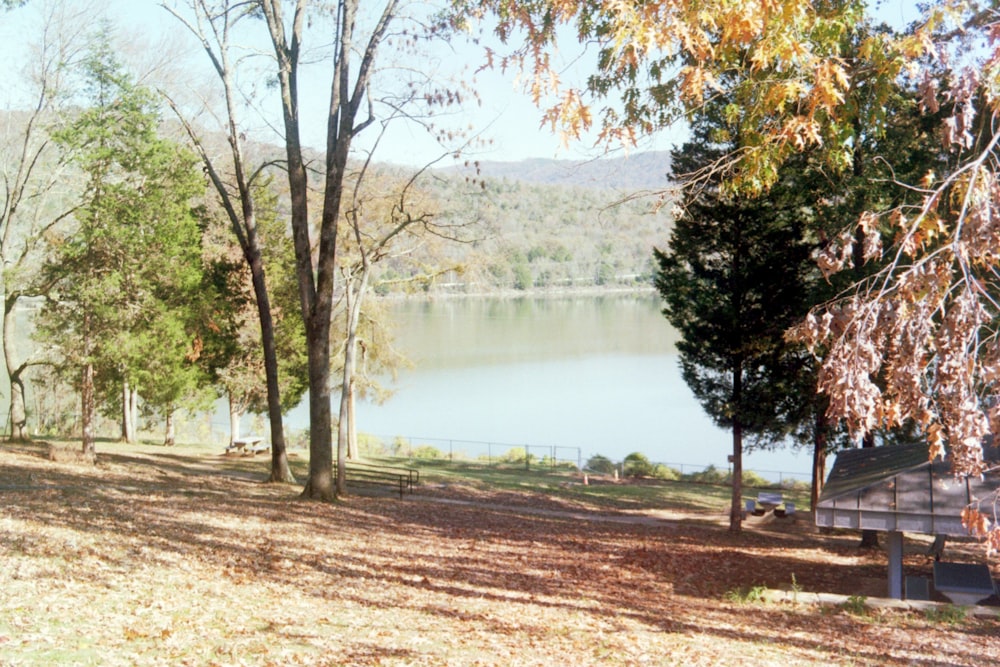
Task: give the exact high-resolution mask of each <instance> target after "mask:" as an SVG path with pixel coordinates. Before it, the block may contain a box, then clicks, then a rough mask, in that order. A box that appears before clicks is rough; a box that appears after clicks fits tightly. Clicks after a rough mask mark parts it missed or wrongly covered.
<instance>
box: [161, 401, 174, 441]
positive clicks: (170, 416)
mask: <svg viewBox="0 0 1000 667" xmlns="http://www.w3.org/2000/svg"><path fill="white" fill-rule="evenodd" d="M166 422H167V426H166V432H165V433H164V436H163V445H164V446H165V447H173V446H174V444H176V433H175V428H174V410H173V408H171V409H169V410H167V416H166Z"/></svg>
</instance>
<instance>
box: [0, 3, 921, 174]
mask: <svg viewBox="0 0 1000 667" xmlns="http://www.w3.org/2000/svg"><path fill="white" fill-rule="evenodd" d="M50 1H51V0H31V2H30V3H29V6H28V7H26V8H22V9H19V10H15V11H13V12H9V13H7V14H5V15H0V74H2V76H3V80H4V81H6V82H8V84H7V85H5V86H3V87H0V107H3V106H7V105H9V104H11V97H12V96H13V95H14V94H15V93H14V92H13V90H12V87H11V86H10V83H9V82H11V81H15V80H16V79H17V77H18V76H19V74H18V73H17V69H16V68H17V66H18V65H17V64H18V63H22V62H23V58H24V57H25V55H26V54H27V53H28V49H27V45H28V43H29V42H30V41H31V40H32V39H33V38H34V37H35V36H36V35H37V34H38V29H37V26H38V25H39V23H38V20H37V18H36V17H37V12H38V10H39V9H41V8H43V7H44V6H45V5H46V4H47V3H48V2H50ZM90 1H91V0H67V2H68V3H69V4H71V5H75V6H81V7H82V6H84V5H86V4H87V3H88V2H90ZM95 4H96V5H97V6H99V7H100V8H101V9H102V10H103V11H104V12H105V14H106V15H107V16H108V17H109V18H110V19H111V20H112V21H113V22H114V23H115V24H116V25H118V26H120V27H121V28H122V35H123V39H124V41H126V42H128V43H131V45H132V49H133V56H132V57H133V58H134V59H135V60H136V61H138V62H139V63H140V65H139V67H140V68H141V67H147V68H148V67H151V66H152V65H153V64H156V65H157V66H162V64H163V63H162V62H158V59H161V60H162V57H163V54H165V53H171V54H180V55H178V56H172V57H171V58H170V62H169V65H170V66H173V67H174V68H175V72H174V74H173V75H172V76H173V77H174V79H175V80H179V79H183V78H184V77H187V78H188V79H190V81H189V82H187V83H190V82H197V81H198V80H199V77H201V78H200V81H206V80H210V77H211V75H210V73H208V72H207V59H206V58H205V56H204V53H203V52H202V51H201V50H200V49H199V47H198V45H197V43H196V42H194V41H192V40H190V39H189V38H188V36H187V35H186V33H185V32H184V31H183V29H182V28H181V27H180V24H179V23H178V22H177V20H176V19H175V18H174V17H172V16H170V15H169V14H168V13H167V12H166V11H165V10H164V9H163V8H162V7H160V6H159V5H160V3H159V1H158V0H104V1H103V2H97V3H95ZM915 11H916V10H915V3H914V2H913V0H883V1H882V2H879V3H878V13H879V16H881V17H882V18H884V19H885V20H887V21H888V22H890V23H892V24H895V25H902V24H903V23H904V22H905V21H907V20H909V19H912V18H913V16H914V14H915ZM93 25H96V22H93ZM574 46H575V45H573V44H572V40H567V43H566V44H565V45H564V48H565V49H566V53H565V54H557V58H559V57H563V58H564V59H566V60H565V61H564V63H563V66H564V68H565V69H564V71H563V74H562V76H563V80H564V81H565V82H573V81H582V80H583V77H585V76H586V75H587V69H588V66H592V63H593V58H592V54H591V55H590V56H584V57H583V58H580V59H578V60H569V59H571V58H575V57H576V53H575V52H574ZM452 48H453V49H454V50H453V51H450V52H447V51H442V52H441V53H440V54H439V58H438V61H437V62H436V63H435V66H437V67H440V68H441V69H442V70H443V71H449V70H453V71H454V72H455V73H456V74H457V75H459V76H462V77H464V78H465V79H466V80H468V79H469V78H470V77H471V76H472V74H471V73H472V72H473V71H474V70H475V69H476V68H477V67H478V65H479V64H480V63H482V62H483V61H484V60H483V53H482V49H481V47H476V46H471V45H466V44H459V43H457V42H454V43H453V44H452ZM318 69H319V70H321V74H320V75H319V76H317V77H315V78H312V79H307V82H306V83H305V84H304V85H303V86H302V88H303V120H304V122H303V139H304V142H305V143H306V144H307V145H309V146H312V147H314V148H321V147H322V146H323V145H324V142H325V138H324V136H325V135H324V128H325V111H326V106H327V104H328V102H329V94H328V90H329V88H328V86H329V80H328V78H323V76H322V75H327V76H328V72H329V70H328V69H327V68H318ZM178 70H179V71H180V72H181V73H180V74H178V73H177V71H178ZM475 81H476V90H477V91H478V93H479V95H480V96H481V98H482V106H480V107H471V108H469V109H467V110H466V111H465V112H463V114H462V115H461V116H460V117H459V116H457V115H456V116H454V117H452V118H450V119H444V122H445V123H453V124H454V126H455V127H460V128H463V129H464V128H467V127H469V126H470V125H471V126H472V127H473V128H475V130H474V131H475V132H478V133H481V136H482V138H483V139H484V140H485V141H488V142H489V143H488V145H486V146H477V147H476V148H474V149H471V150H470V151H469V153H468V157H470V158H472V159H479V160H504V161H513V160H522V159H527V158H556V159H589V158H593V157H596V156H599V155H600V154H601V153H602V152H603V147H601V146H595V143H596V137H595V136H593V135H590V136H588V137H585V138H583V139H582V140H580V141H574V142H571V143H570V145H568V146H567V145H563V142H562V140H561V139H560V137H558V136H557V135H555V134H554V133H553V132H552V131H551V130H549V129H548V128H540V127H539V125H540V121H541V115H542V112H541V111H540V110H539V109H538V108H537V107H536V106H535V105H534V104H533V103H532V102H531V100H530V99H529V98H528V97H527V96H526V95H525V94H523V93H522V92H519V91H518V90H517V89H516V86H515V78H514V76H513V75H512V74H510V73H507V74H501V73H499V72H479V73H478V74H475ZM175 85H176V84H175ZM190 87H192V88H193V87H194V86H193V85H191V86H190ZM259 89H261V90H263V87H260V88H259ZM15 90H16V88H15ZM261 108H262V109H265V110H266V111H267V113H268V114H270V116H269V117H268V118H266V119H256V120H255V121H254V122H250V123H248V127H250V128H256V131H257V132H259V133H260V136H261V137H262V138H269V140H270V141H277V140H278V137H277V136H276V135H275V134H274V133H273V132H269V131H266V124H267V123H271V124H273V125H275V126H278V125H280V122H279V119H280V115H279V114H280V109H279V107H278V105H277V102H276V100H275V99H271V100H268V101H267V102H265V103H263V104H262V105H261ZM251 120H253V119H251ZM393 128H394V129H393V133H392V134H390V135H388V138H387V139H386V140H383V141H382V142H381V143H380V145H379V148H378V152H377V157H378V159H379V160H380V161H385V162H392V163H397V164H406V165H417V166H420V165H424V164H427V163H428V162H429V161H431V160H433V159H436V158H438V157H439V156H441V155H442V154H443V153H444V151H443V150H442V149H441V148H440V147H439V146H437V145H435V144H434V143H433V142H431V141H429V140H428V139H427V137H426V134H425V133H424V132H423V131H422V130H417V129H415V128H413V127H412V126H410V127H403V126H402V125H400V124H395V125H394V126H393ZM373 134H374V133H373V132H370V131H366V133H365V135H363V136H362V139H361V140H360V141H359V143H358V146H361V147H367V146H370V145H371V142H370V139H371V137H372V136H373ZM685 136H686V131H685V129H684V128H683V127H677V128H673V129H671V130H667V131H664V132H661V133H660V134H658V135H657V136H655V137H652V138H650V139H648V140H646V141H644V142H643V144H642V145H640V146H639V147H637V148H636V149H633V150H669V149H670V148H671V147H672V146H673V145H674V144H675V143H677V142H679V141H683V139H684V137H685ZM366 142H367V143H366ZM463 159H464V158H463Z"/></svg>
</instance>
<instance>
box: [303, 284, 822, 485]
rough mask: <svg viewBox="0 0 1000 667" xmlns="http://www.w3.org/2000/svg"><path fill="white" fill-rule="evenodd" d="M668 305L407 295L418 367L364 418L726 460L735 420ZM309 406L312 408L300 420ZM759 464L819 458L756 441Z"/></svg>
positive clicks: (613, 450)
mask: <svg viewBox="0 0 1000 667" xmlns="http://www.w3.org/2000/svg"><path fill="white" fill-rule="evenodd" d="M659 311H660V302H659V299H658V298H657V297H655V296H654V295H639V296H637V295H628V296H603V297H595V296H587V297H560V298H519V299H499V298H498V299H442V300H433V301H400V302H399V303H397V304H394V305H393V306H392V315H393V318H394V321H396V322H397V323H398V328H397V345H398V346H399V347H400V348H401V349H402V350H403V351H404V353H405V354H407V355H408V356H409V357H410V359H411V360H412V361H413V362H414V363H415V366H414V368H412V369H408V370H404V371H402V372H401V373H400V376H399V379H398V382H397V383H396V384H395V390H396V393H395V395H394V396H393V397H392V398H391V399H389V400H388V401H387V402H386V403H385V404H384V405H381V406H377V405H371V404H368V403H360V404H359V405H358V406H357V411H358V428H359V430H360V431H363V432H366V433H371V434H374V435H378V436H380V437H382V438H383V439H386V440H390V439H392V438H394V437H396V436H402V437H404V438H407V439H410V440H411V441H413V442H414V443H415V444H417V443H429V444H433V445H434V446H437V447H439V448H443V449H445V451H447V449H448V447H449V446H452V447H454V448H455V450H456V451H459V450H462V449H477V450H478V449H479V448H480V447H481V445H478V444H477V445H473V444H467V445H463V444H462V441H469V442H475V443H496V444H498V445H499V444H509V445H525V444H526V445H529V446H532V447H535V446H537V447H552V446H555V447H560V448H562V447H566V448H579V449H580V450H581V457H582V459H583V460H584V461H586V459H587V458H588V457H589V456H591V455H592V454H603V455H605V456H608V457H610V458H612V459H615V460H621V459H622V458H623V457H624V456H625V455H626V454H628V453H630V452H634V451H641V452H644V453H645V454H646V455H647V456H649V457H650V459H652V460H654V461H660V462H667V463H672V464H682V463H683V464H686V465H691V466H692V468H691V469H692V470H693V469H701V468H703V467H705V466H706V465H708V464H714V465H716V466H717V467H720V468H723V469H725V468H726V466H727V463H726V457H727V455H728V454H729V452H730V451H731V447H732V444H731V439H730V435H729V432H727V431H724V430H722V429H720V428H718V427H716V426H715V425H713V424H712V422H711V420H709V419H708V417H707V416H705V414H704V413H703V412H702V410H701V408H700V407H699V405H698V404H697V402H695V400H694V398H693V396H692V395H691V393H690V391H689V390H688V388H687V385H685V384H684V382H683V381H682V380H681V378H680V370H679V367H678V361H677V355H676V350H675V348H674V341H675V340H676V333H675V332H674V331H673V329H672V328H671V327H670V326H669V324H668V323H667V321H666V320H665V319H664V318H663V316H662V315H661V314H660V312H659ZM305 417H306V412H305V411H304V410H303V409H302V408H299V409H297V410H295V411H293V413H292V414H291V415H289V418H290V420H289V425H290V426H293V427H298V426H301V425H302V424H299V423H297V422H301V421H304V419H305ZM558 453H559V456H560V458H562V457H567V458H575V453H573V454H572V456H570V452H567V451H565V450H559V451H558ZM745 465H746V466H747V467H749V468H752V469H755V470H758V471H765V470H766V471H782V472H786V473H796V475H795V476H797V477H798V476H802V477H803V478H807V477H808V471H809V465H810V457H809V455H808V454H807V453H804V452H803V453H802V454H801V455H796V454H795V453H793V452H790V451H778V452H755V453H752V454H750V455H749V456H748V457H747V459H746V462H745ZM685 470H686V471H687V470H688V469H687V467H685Z"/></svg>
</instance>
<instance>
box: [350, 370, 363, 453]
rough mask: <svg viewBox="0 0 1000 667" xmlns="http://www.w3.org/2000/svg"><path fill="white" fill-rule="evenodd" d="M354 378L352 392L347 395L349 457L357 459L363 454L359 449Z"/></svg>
mask: <svg viewBox="0 0 1000 667" xmlns="http://www.w3.org/2000/svg"><path fill="white" fill-rule="evenodd" d="M355 398H356V396H355V392H354V380H351V393H350V395H348V397H347V458H349V459H352V460H353V459H356V458H358V457H360V456H361V452H360V451H359V450H358V422H357V419H355V417H354V403H355Z"/></svg>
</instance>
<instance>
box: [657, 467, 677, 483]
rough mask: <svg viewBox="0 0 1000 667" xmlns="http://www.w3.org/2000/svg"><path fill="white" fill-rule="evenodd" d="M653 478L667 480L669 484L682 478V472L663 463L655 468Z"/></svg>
mask: <svg viewBox="0 0 1000 667" xmlns="http://www.w3.org/2000/svg"><path fill="white" fill-rule="evenodd" d="M653 477H655V478H656V479H662V480H666V481H668V482H675V481H677V480H679V479H680V478H681V471H680V470H677V469H676V468H671V467H669V466H665V465H663V464H662V463H657V464H656V466H655V467H654V468H653Z"/></svg>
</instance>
